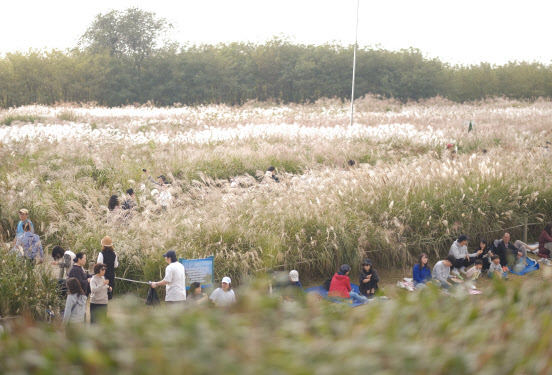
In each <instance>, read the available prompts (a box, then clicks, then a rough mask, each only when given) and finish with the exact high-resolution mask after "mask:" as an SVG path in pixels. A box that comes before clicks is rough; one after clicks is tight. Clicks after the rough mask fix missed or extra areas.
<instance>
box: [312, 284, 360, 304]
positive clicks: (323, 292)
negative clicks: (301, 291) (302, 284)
mask: <svg viewBox="0 0 552 375" xmlns="http://www.w3.org/2000/svg"><path fill="white" fill-rule="evenodd" d="M351 289H352V290H353V292H356V293H359V294H360V292H359V290H358V285H355V284H351ZM305 291H306V292H307V293H316V294H318V295H319V296H321V297H322V298H324V299H326V300H328V301H330V302H334V303H342V304H345V305H347V306H351V307H356V306H360V305H362V303H360V302H357V301H351V300H347V299H330V298H328V291H327V290H326V289H324V287H323V286H313V287H312V288H308V289H305Z"/></svg>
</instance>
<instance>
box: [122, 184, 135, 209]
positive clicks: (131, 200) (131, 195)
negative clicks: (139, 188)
mask: <svg viewBox="0 0 552 375" xmlns="http://www.w3.org/2000/svg"><path fill="white" fill-rule="evenodd" d="M126 194H127V195H128V198H127V199H125V201H124V203H123V205H122V209H123V210H131V209H133V208H134V207H136V193H135V192H134V189H132V188H130V189H127V191H126Z"/></svg>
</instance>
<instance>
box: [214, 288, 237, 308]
mask: <svg viewBox="0 0 552 375" xmlns="http://www.w3.org/2000/svg"><path fill="white" fill-rule="evenodd" d="M209 298H210V299H212V300H213V301H214V302H215V304H216V305H217V306H223V307H225V306H230V305H231V304H233V303H234V302H236V295H235V294H234V291H233V290H229V291H227V292H225V291H224V290H222V288H217V289H215V291H214V292H213V293H211V296H210V297H209Z"/></svg>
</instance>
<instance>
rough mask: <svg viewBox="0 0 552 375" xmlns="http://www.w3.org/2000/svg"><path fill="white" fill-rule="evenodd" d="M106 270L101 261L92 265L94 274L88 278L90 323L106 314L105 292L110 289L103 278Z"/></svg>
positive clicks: (106, 298)
mask: <svg viewBox="0 0 552 375" xmlns="http://www.w3.org/2000/svg"><path fill="white" fill-rule="evenodd" d="M106 270H107V266H106V265H105V264H103V263H96V264H95V265H94V276H92V278H91V279H90V324H94V323H96V322H97V321H98V319H103V318H105V317H106V316H107V301H108V300H109V298H108V296H107V294H108V292H109V291H111V290H112V289H111V287H110V286H109V280H106V278H105V272H106Z"/></svg>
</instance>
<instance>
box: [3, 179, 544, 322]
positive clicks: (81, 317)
mask: <svg viewBox="0 0 552 375" xmlns="http://www.w3.org/2000/svg"><path fill="white" fill-rule="evenodd" d="M272 172H273V171H270V170H269V171H267V173H270V177H271V178H273V177H274V175H273V173H272ZM163 177H164V176H160V177H159V179H158V181H157V182H155V181H153V180H152V181H153V182H154V183H156V184H160V185H161V186H162V185H164V184H165V183H166V180H165V179H164V178H163ZM148 178H150V179H151V177H149V175H148ZM275 182H278V181H277V180H275ZM127 194H128V196H129V197H128V198H127V199H126V200H125V201H124V203H123V205H122V206H123V207H124V208H122V209H131V208H132V207H134V206H135V202H134V201H133V199H134V198H133V195H134V192H133V191H132V189H129V190H128V191H127ZM109 203H110V205H109V206H110V209H111V208H113V209H117V207H120V204H119V201H118V199H114V198H113V197H112V199H110V202H109ZM19 218H20V221H19V222H18V224H17V234H16V237H15V239H14V245H13V248H12V250H11V252H12V253H15V254H16V255H17V256H18V257H21V258H22V259H24V260H25V261H27V262H30V263H31V264H32V265H34V264H38V263H42V262H43V261H44V250H43V247H42V244H41V242H40V238H39V236H38V235H36V234H35V233H34V225H33V223H32V222H31V220H30V218H29V211H28V210H27V209H25V208H22V209H21V210H19ZM468 241H469V238H468V236H467V235H464V234H462V235H460V236H459V237H458V238H457V239H456V240H455V241H454V242H453V244H452V245H451V248H450V251H449V255H448V256H447V257H446V258H445V259H443V260H439V261H438V262H437V263H436V264H435V266H434V267H433V271H432V270H431V268H430V267H429V257H428V255H427V254H425V253H423V254H420V256H419V258H418V262H417V263H416V264H415V265H414V267H413V271H412V276H413V284H414V287H415V288H416V289H423V288H426V287H427V285H428V284H430V283H434V284H435V285H436V286H438V287H441V288H444V289H449V288H451V287H453V286H454V285H455V284H459V283H462V282H463V281H466V283H471V284H473V283H475V282H476V281H477V280H478V278H479V277H480V275H481V274H483V273H486V274H487V275H488V276H489V277H499V278H504V279H507V278H508V272H510V270H511V271H514V272H518V271H520V270H522V269H524V268H525V267H526V265H527V261H526V259H527V253H528V252H532V253H534V254H536V255H538V256H539V257H540V258H541V259H542V261H543V262H545V264H550V263H549V258H550V255H551V251H552V225H551V224H547V225H546V226H545V228H544V230H543V231H542V233H541V234H540V236H539V243H538V245H537V246H530V245H527V244H525V243H523V242H522V241H519V240H518V241H515V242H513V243H512V241H511V238H510V234H509V233H504V234H503V236H502V239H500V240H495V241H493V242H491V243H490V244H489V243H487V241H486V240H485V239H481V240H479V243H478V246H477V250H475V251H474V252H472V253H470V252H469V251H468V246H467V245H468ZM51 255H52V258H53V262H52V264H53V265H56V266H58V267H59V273H58V279H59V285H60V291H62V292H63V293H66V294H67V300H66V306H65V309H64V314H63V322H64V323H65V324H68V323H74V322H80V323H82V322H85V321H86V317H85V314H86V310H87V308H86V307H87V306H86V305H87V302H88V297H90V322H91V323H92V324H94V323H96V322H97V321H98V320H99V319H101V318H102V317H104V316H106V314H107V305H108V302H109V300H111V299H112V298H113V292H114V290H115V270H116V268H117V267H118V266H119V262H118V257H117V254H116V253H115V250H114V243H113V239H112V238H111V237H110V236H105V237H104V238H103V239H102V240H101V241H100V251H99V252H98V255H97V259H96V262H94V263H92V264H93V266H92V265H91V267H90V269H91V270H92V272H87V270H85V266H86V264H87V256H86V254H85V253H84V252H78V253H74V252H73V251H71V250H70V249H63V248H62V247H61V246H55V247H54V248H53V250H52V254H51ZM163 257H164V258H165V261H166V263H167V267H166V269H165V277H164V278H163V280H160V281H155V282H151V283H150V285H151V288H152V289H155V288H157V287H160V286H165V287H166V293H165V302H166V303H167V304H177V305H178V304H184V303H193V304H205V303H210V304H213V305H215V306H218V307H227V306H230V305H232V304H234V303H235V302H236V296H235V294H234V290H233V288H232V281H231V279H230V277H228V276H225V277H223V278H222V281H221V285H220V287H219V288H217V289H215V290H214V291H213V292H212V293H211V294H210V296H207V295H206V294H205V293H203V292H202V288H201V285H200V284H199V283H197V282H194V283H192V284H191V285H190V287H189V291H188V292H187V290H186V270H185V268H184V266H183V265H182V264H181V263H180V262H179V261H178V258H177V256H176V253H175V252H174V251H172V250H170V251H168V252H166V253H165V254H163ZM350 272H351V267H350V266H349V265H347V264H343V265H341V267H340V269H339V272H337V273H336V274H335V275H333V277H332V278H331V281H330V280H329V285H328V287H327V289H328V297H329V298H330V299H339V300H342V299H343V300H350V301H351V302H357V303H362V304H364V303H367V302H369V301H370V300H371V299H373V298H374V296H375V295H376V294H377V292H378V289H379V288H378V283H379V281H380V278H379V276H378V273H377V271H376V270H375V268H374V265H373V263H372V261H371V260H370V259H365V260H364V261H363V262H362V264H361V265H360V267H359V292H358V293H356V292H355V291H353V289H352V287H351V282H350V278H349V274H350ZM288 278H289V280H288V282H287V284H286V286H290V287H292V288H297V289H298V290H303V287H302V284H301V282H300V281H299V273H298V271H297V270H292V271H291V272H289V275H288Z"/></svg>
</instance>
